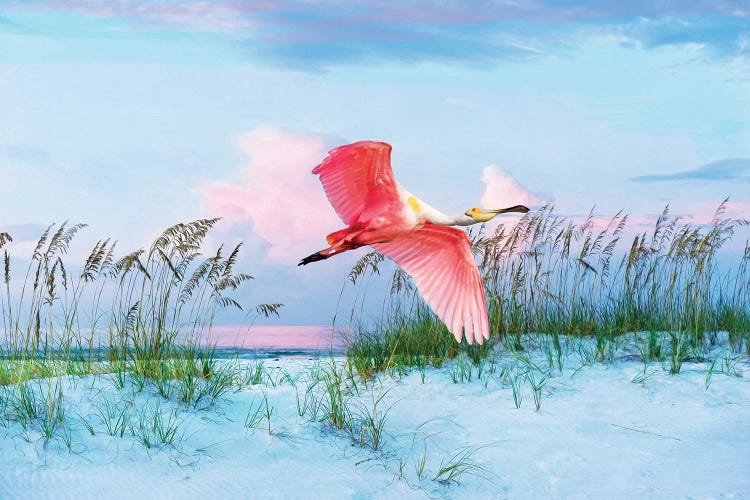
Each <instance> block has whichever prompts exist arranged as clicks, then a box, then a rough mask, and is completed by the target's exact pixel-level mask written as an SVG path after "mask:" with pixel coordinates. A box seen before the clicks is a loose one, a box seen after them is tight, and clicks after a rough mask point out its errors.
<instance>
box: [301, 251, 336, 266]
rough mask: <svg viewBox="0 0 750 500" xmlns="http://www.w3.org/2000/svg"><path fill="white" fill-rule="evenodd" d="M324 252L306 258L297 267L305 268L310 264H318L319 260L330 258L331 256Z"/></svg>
mask: <svg viewBox="0 0 750 500" xmlns="http://www.w3.org/2000/svg"><path fill="white" fill-rule="evenodd" d="M324 251H325V250H321V251H320V252H315V253H314V254H312V255H308V256H307V257H305V258H304V259H302V260H301V261H299V264H297V265H298V266H305V265H307V264H309V263H310V262H318V261H319V260H325V259H327V258H328V257H330V255H325V254H324V253H323V252H324Z"/></svg>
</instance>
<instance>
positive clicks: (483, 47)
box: [11, 0, 750, 68]
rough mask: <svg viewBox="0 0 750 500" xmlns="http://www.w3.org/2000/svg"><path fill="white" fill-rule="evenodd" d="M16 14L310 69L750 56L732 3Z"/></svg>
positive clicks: (104, 6) (114, 7) (159, 4)
mask: <svg viewBox="0 0 750 500" xmlns="http://www.w3.org/2000/svg"><path fill="white" fill-rule="evenodd" d="M11 6H12V7H13V8H14V9H15V10H16V11H18V10H22V11H23V10H29V9H34V10H37V11H38V10H55V11H75V12H80V13H84V14H87V15H90V16H100V17H110V18H120V19H125V20H128V21H131V22H133V23H135V24H137V25H138V26H139V27H146V28H149V27H165V26H166V27H172V28H176V29H184V30H193V31H202V32H219V33H224V34H226V35H228V37H229V38H230V39H231V40H232V42H233V43H234V44H235V46H237V47H238V48H239V50H240V51H244V52H247V53H248V54H252V55H254V56H257V57H262V58H265V59H266V60H268V61H271V62H273V63H274V64H281V65H289V66H295V67H306V68H318V67H327V66H331V65H334V66H335V65H337V64H341V63H345V62H349V61H360V60H383V59H386V60H401V61H424V60H430V61H433V60H439V61H461V62H465V63H470V64H472V63H474V64H476V63H491V62H496V61H500V60H507V59H521V58H531V57H537V56H538V55H539V54H540V53H544V52H550V51H554V50H557V49H556V47H559V46H560V44H561V41H564V43H565V44H566V45H571V44H572V45H575V44H576V43H583V42H584V41H585V40H586V38H587V37H588V36H590V34H591V33H592V32H598V33H601V32H604V33H610V34H614V35H617V36H618V37H619V38H620V39H622V40H623V41H625V42H626V43H629V44H632V45H637V46H639V47H642V48H646V49H649V48H653V47H659V46H662V45H679V44H697V45H699V46H702V47H705V48H706V49H707V50H708V51H709V52H711V53H712V54H714V55H719V56H733V55H738V54H746V53H747V51H748V36H747V33H748V32H750V8H748V7H747V5H746V3H745V2H742V1H731V0H702V1H698V2H684V1H681V0H671V1H670V0H667V1H660V2H649V1H628V2H622V1H618V0H603V1H594V0H590V1H583V2H581V1H572V0H527V1H524V2H516V1H509V0H497V1H492V2H468V1H466V2H460V1H448V2H439V3H438V2H435V1H434V0H405V1H402V2H389V1H385V0H362V1H359V2H349V1H345V0H338V1H328V2H310V1H307V0H278V1H254V2H250V1H238V0H217V1H215V2H183V1H176V0H161V1H158V0H151V1H146V2H144V1H135V0H122V1H118V2H111V1H107V0H63V1H37V2H13V3H11ZM592 28H593V30H592Z"/></svg>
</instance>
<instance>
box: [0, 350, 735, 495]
mask: <svg viewBox="0 0 750 500" xmlns="http://www.w3.org/2000/svg"><path fill="white" fill-rule="evenodd" d="M341 361H342V360H340V359H339V360H338V362H341ZM240 363H251V362H250V361H240ZM327 363H329V361H328V360H326V359H325V358H322V359H320V360H313V359H300V358H295V359H291V358H290V359H287V358H281V359H279V360H275V361H266V362H265V365H264V368H265V370H266V372H267V379H266V380H267V381H266V383H265V384H259V385H254V386H248V387H246V388H244V389H242V390H240V391H237V392H232V393H229V394H228V395H226V396H224V397H222V398H220V399H219V400H218V401H217V402H216V403H215V404H213V405H211V406H210V407H208V408H206V409H202V410H196V409H186V408H185V406H184V405H182V406H181V405H180V404H178V403H176V402H175V401H173V400H165V399H164V398H162V397H161V396H159V395H158V394H157V391H156V390H155V389H154V388H153V387H148V386H147V387H146V388H144V389H143V390H142V391H139V392H136V391H135V390H134V389H133V388H130V389H129V388H128V387H126V388H125V389H116V388H115V387H114V385H113V383H112V381H111V379H110V378H109V377H108V376H86V377H80V378H72V377H71V378H64V379H61V380H60V382H61V387H62V390H63V394H64V406H65V417H64V425H63V427H64V430H63V431H61V432H58V434H57V435H56V437H54V438H53V439H52V440H51V441H50V442H49V444H48V445H47V446H45V445H44V441H43V439H42V438H41V434H40V433H39V431H38V430H37V429H36V428H35V427H34V426H31V427H29V428H27V429H24V427H23V426H22V425H21V423H20V422H18V421H7V420H6V421H5V423H4V424H2V425H0V457H2V460H1V463H0V498H76V499H80V498H269V497H272V498H407V497H408V498H430V497H432V498H435V497H450V498H506V497H507V498H750V379H749V378H748V375H750V367H748V366H747V364H746V361H743V362H742V363H745V364H744V365H742V364H740V366H738V367H736V373H735V375H733V376H728V375H724V374H720V373H715V374H713V375H712V377H711V378H710V380H709V381H710V385H709V386H708V388H706V369H707V365H706V364H698V363H693V364H690V363H686V364H685V365H684V366H683V370H682V372H681V373H680V374H678V375H676V376H673V375H670V374H669V373H668V372H667V371H666V370H665V369H664V368H663V367H662V366H660V365H659V364H652V365H651V366H650V367H648V368H646V370H645V372H644V366H643V364H641V363H638V362H634V361H633V362H630V361H626V362H615V363H612V364H606V365H605V364H592V365H586V366H578V367H577V368H575V369H573V368H567V367H566V368H564V369H563V370H562V372H561V373H558V374H557V375H556V376H554V377H553V378H550V379H548V380H546V382H545V383H544V388H543V390H542V391H541V392H540V394H541V406H540V408H539V410H536V408H535V404H534V399H533V390H532V387H531V385H530V384H529V383H528V382H527V381H521V382H520V383H519V392H518V395H520V396H521V397H522V401H521V406H520V408H516V404H515V403H514V398H513V387H512V384H511V383H510V382H509V380H508V379H507V378H506V379H503V376H502V375H501V373H500V371H499V370H498V371H495V372H494V373H490V374H488V372H489V371H491V370H489V369H485V373H484V374H483V375H482V376H481V377H480V378H479V379H477V378H476V373H475V374H474V376H473V378H472V380H471V381H470V382H466V381H464V382H462V383H454V380H453V378H455V374H456V371H455V370H456V365H455V363H454V364H449V365H445V366H444V367H442V368H441V369H434V368H428V369H426V370H425V371H424V372H422V373H420V372H419V371H417V370H415V371H412V372H411V373H410V374H408V375H406V376H403V377H400V378H399V377H396V378H393V377H389V376H386V377H382V378H381V379H379V380H376V381H373V382H370V383H368V384H367V385H366V386H365V385H362V384H361V383H360V384H359V387H358V394H357V393H354V394H353V395H352V396H351V399H349V400H348V403H349V405H350V406H351V408H353V412H354V413H355V414H357V415H360V417H361V418H364V417H362V416H365V415H367V414H368V412H369V413H370V414H373V413H374V414H376V415H381V416H382V415H384V421H383V424H382V429H383V435H382V446H381V447H380V449H378V450H373V449H371V448H370V447H361V446H358V445H357V444H356V443H353V441H352V439H351V437H350V436H348V435H346V434H345V433H344V432H342V431H337V430H334V429H332V428H331V427H330V426H328V425H326V424H325V423H321V422H318V421H315V420H313V419H311V417H310V414H309V413H308V414H306V415H303V416H300V415H299V412H298V408H299V407H300V405H302V406H304V405H305V404H306V403H305V401H306V399H305V395H306V394H307V390H306V388H307V387H309V381H310V380H311V377H312V376H313V375H314V374H315V373H319V372H320V370H321V369H323V368H324V367H325V366H326V365H327ZM311 374H312V375H311ZM452 374H453V375H452ZM737 374H739V375H742V374H745V376H744V377H743V376H736V375H737ZM634 379H635V381H634ZM537 382H538V381H537ZM322 385H323V384H322V383H319V384H318V386H316V387H314V388H313V389H312V392H311V393H310V394H313V393H314V392H315V391H316V390H318V389H321V390H322ZM45 387H46V386H44V384H42V383H40V384H38V388H37V389H39V390H42V391H44V390H45ZM318 394H319V395H320V394H322V393H318ZM264 398H265V399H264ZM314 401H315V398H313V397H312V396H308V399H307V404H315V403H314ZM318 401H320V399H319V400H318ZM266 402H267V406H268V408H270V410H271V413H272V414H271V417H270V430H271V432H270V434H269V432H268V431H269V423H268V419H261V420H260V421H259V422H258V423H256V424H255V425H254V426H251V427H250V428H248V427H247V426H246V421H247V417H248V413H249V411H250V412H251V410H252V409H253V408H259V407H263V408H265V404H266ZM375 402H377V406H376V407H375V411H374V412H373V411H372V410H373V406H374V403H375ZM123 409H125V410H124V411H123ZM118 411H119V412H120V413H124V414H126V417H125V418H126V419H128V420H129V422H130V424H128V425H129V426H130V427H128V426H125V427H126V430H125V431H124V432H123V436H122V437H120V436H119V435H118V433H117V432H116V431H115V432H114V434H115V436H111V435H110V433H111V432H108V430H107V426H108V425H109V426H110V427H112V426H113V425H114V424H113V422H116V418H115V417H114V416H113V415H116V414H117V413H118ZM156 413H158V414H160V415H161V416H162V420H163V421H171V422H173V423H177V424H178V429H177V434H178V436H179V438H178V439H176V440H175V442H174V443H173V444H171V445H164V444H162V445H154V446H153V447H151V448H146V447H145V446H144V445H143V444H142V443H141V442H139V439H138V437H137V434H138V432H137V431H136V430H134V429H137V428H138V425H139V424H138V422H139V421H140V422H142V423H145V425H146V426H148V425H150V424H149V423H148V422H150V421H152V420H153V415H154V414H156ZM108 414H109V415H110V416H111V418H110V417H107V416H106V415H108ZM107 420H109V424H107V422H106V421H107ZM84 422H86V423H87V424H88V425H87V424H86V423H84ZM89 427H90V428H89ZM92 432H93V434H92ZM451 464H454V465H456V464H457V467H459V470H458V472H462V474H459V476H458V477H454V479H457V481H453V480H449V481H446V479H447V478H448V476H447V475H446V474H445V473H444V474H443V475H442V476H440V475H439V474H438V473H439V471H440V469H441V467H445V466H450V465H451Z"/></svg>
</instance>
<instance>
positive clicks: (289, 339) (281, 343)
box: [0, 325, 351, 359]
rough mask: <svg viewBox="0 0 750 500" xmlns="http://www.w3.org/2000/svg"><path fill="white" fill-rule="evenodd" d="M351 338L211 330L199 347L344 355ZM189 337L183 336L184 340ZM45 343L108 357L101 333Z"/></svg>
mask: <svg viewBox="0 0 750 500" xmlns="http://www.w3.org/2000/svg"><path fill="white" fill-rule="evenodd" d="M350 335H351V333H350V330H349V329H347V328H335V329H334V328H332V327H330V326H327V327H325V326H289V325H287V326H257V325H236V326H213V327H211V330H210V331H209V332H205V331H204V332H201V336H200V338H199V339H198V343H199V344H202V345H211V346H214V347H215V348H216V354H217V356H218V357H220V358H230V357H231V358H236V357H240V358H269V357H279V356H309V355H321V354H328V353H330V352H333V354H343V352H344V348H345V346H346V343H347V341H348V339H349V338H351V337H350ZM189 336H190V335H187V334H186V336H185V337H189ZM45 340H46V341H48V343H47V345H48V346H49V348H50V350H51V351H53V352H56V351H59V350H60V349H62V348H63V347H61V346H63V345H65V346H66V347H64V349H65V350H66V351H67V350H68V349H72V350H73V351H80V352H81V355H84V356H85V355H87V353H88V346H89V345H91V346H92V351H93V352H94V354H95V355H96V356H97V357H98V358H101V359H105V358H106V357H107V349H108V347H107V346H108V343H109V334H108V333H107V332H106V331H103V330H97V331H95V332H93V333H90V332H89V333H86V332H82V334H81V338H77V339H75V340H72V341H68V342H66V341H64V340H61V339H59V338H50V339H42V340H41V344H40V351H42V350H43V346H44V345H45ZM193 341H195V339H193ZM89 342H90V344H89ZM178 342H180V341H178ZM191 342H192V341H191ZM68 344H70V345H69V347H68ZM9 346H10V344H9V341H8V339H6V338H5V336H4V335H3V334H2V332H0V357H2V356H3V354H4V353H7V352H8V350H9ZM45 352H47V351H45ZM39 355H42V354H41V353H40V354H39Z"/></svg>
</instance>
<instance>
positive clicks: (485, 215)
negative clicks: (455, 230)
mask: <svg viewBox="0 0 750 500" xmlns="http://www.w3.org/2000/svg"><path fill="white" fill-rule="evenodd" d="M528 211H529V209H528V207H526V206H524V205H513V206H512V207H508V208H498V209H497V210H484V209H481V208H476V207H473V208H470V209H468V210H467V211H466V215H468V216H469V217H471V218H472V219H474V221H476V222H487V221H488V220H491V219H492V218H493V217H495V216H496V215H499V214H505V213H508V212H518V213H522V214H525V213H526V212H528Z"/></svg>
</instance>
